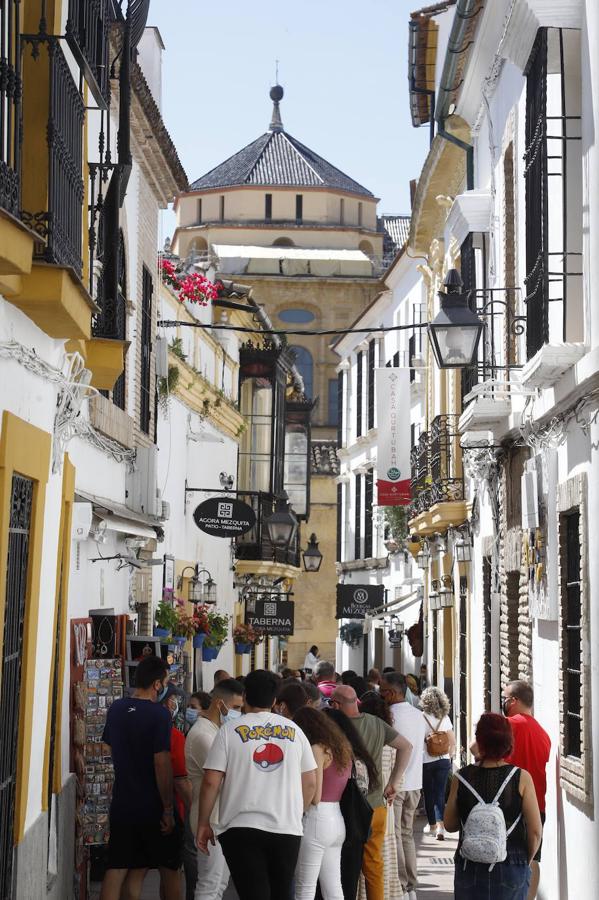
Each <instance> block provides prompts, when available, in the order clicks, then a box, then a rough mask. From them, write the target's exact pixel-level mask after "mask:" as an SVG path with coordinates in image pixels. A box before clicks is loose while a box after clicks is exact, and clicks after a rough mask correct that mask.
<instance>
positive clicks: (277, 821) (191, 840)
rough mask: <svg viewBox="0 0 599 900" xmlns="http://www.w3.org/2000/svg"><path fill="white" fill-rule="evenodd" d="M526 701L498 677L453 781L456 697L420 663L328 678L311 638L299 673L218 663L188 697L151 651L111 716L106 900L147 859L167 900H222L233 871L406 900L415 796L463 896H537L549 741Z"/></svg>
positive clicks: (261, 897) (293, 896)
mask: <svg viewBox="0 0 599 900" xmlns="http://www.w3.org/2000/svg"><path fill="white" fill-rule="evenodd" d="M187 700H188V702H187ZM182 703H184V704H185V715H184V720H185V723H186V724H185V730H186V731H187V733H186V734H184V731H183V730H180V729H179V728H177V727H175V726H174V725H173V720H174V719H175V718H176V717H177V716H178V715H179V717H180V718H181V716H180V713H181V704H182ZM532 706H533V694H532V688H531V687H530V685H528V684H527V683H525V682H522V681H515V682H512V683H510V684H508V685H507V686H506V688H505V692H504V697H503V713H504V715H503V716H502V715H499V714H496V713H485V714H483V715H482V716H481V718H480V720H479V722H478V724H477V727H476V733H475V741H474V743H473V744H472V747H471V750H472V754H473V757H474V760H475V762H474V763H473V764H472V765H469V766H465V767H464V768H462V769H460V770H459V771H457V772H455V773H453V774H452V760H453V758H454V755H455V737H454V733H453V726H452V722H451V718H450V703H449V700H448V698H447V697H446V695H445V694H444V693H443V691H441V690H440V689H439V688H438V687H436V686H434V685H433V686H429V684H428V680H427V673H426V667H425V666H423V667H422V669H421V671H420V675H419V676H415V675H404V674H402V673H400V672H397V671H394V670H392V669H385V670H384V671H383V672H382V673H379V672H378V671H377V670H376V669H372V670H371V671H370V672H369V673H368V676H367V677H366V678H362V677H361V676H359V675H358V674H357V673H355V672H353V671H346V672H343V673H341V674H340V675H339V674H338V673H336V672H335V667H334V666H333V664H332V663H330V662H329V661H327V660H321V659H319V655H318V648H317V647H312V648H311V649H310V651H309V654H308V655H307V657H306V660H305V666H304V669H303V670H297V671H296V670H290V669H285V670H283V672H281V673H280V674H275V673H273V672H270V671H265V670H258V671H254V672H251V673H250V674H249V675H247V676H246V677H245V678H238V679H235V678H231V677H230V675H229V674H228V673H227V672H224V671H220V672H217V673H216V675H215V679H214V687H213V689H212V691H211V692H210V693H204V692H198V693H195V694H193V695H192V696H191V698H186V697H185V696H184V695H183V694H182V692H181V691H180V690H179V689H178V688H176V687H174V686H172V685H170V684H169V683H168V670H167V667H166V664H165V663H164V662H163V661H162V660H160V659H158V658H156V657H147V658H146V659H144V660H143V661H142V662H140V664H139V666H138V667H137V672H136V688H135V691H134V694H133V696H132V697H127V698H123V699H122V700H118V701H116V702H115V703H113V704H112V706H111V707H110V710H109V712H108V716H107V722H106V730H105V734H104V740H105V742H106V743H107V744H109V745H110V747H111V752H112V757H113V762H114V770H115V781H114V788H113V796H112V804H111V810H110V841H109V846H108V852H107V869H106V873H105V877H104V881H103V884H102V892H101V900H138V898H139V897H140V894H141V890H142V885H143V881H144V878H145V875H146V873H147V871H148V869H156V868H157V869H159V871H160V881H161V889H160V890H161V897H162V898H163V900H183V897H184V896H185V900H221V898H222V897H223V895H224V893H225V890H226V889H227V885H228V884H229V881H230V880H232V882H233V884H234V886H235V890H236V892H237V895H238V897H239V900H314V898H322V900H363V898H365V900H415V898H416V896H417V889H418V858H417V852H416V842H415V838H414V827H415V821H416V814H417V811H418V809H419V805H420V803H421V802H422V801H423V803H424V810H425V813H426V819H427V825H426V826H425V828H424V831H425V832H426V833H427V834H428V835H429V838H428V839H429V840H435V841H444V840H445V838H446V833H447V832H458V833H459V839H458V845H457V851H456V865H455V896H456V897H457V898H460V900H469V898H488V897H493V898H497V900H507V898H510V900H527V898H534V897H535V896H536V891H537V886H538V876H539V865H538V864H539V861H540V845H541V839H542V823H543V822H544V797H545V789H546V780H545V767H546V763H547V761H548V758H549V749H550V744H549V738H548V736H547V735H546V733H545V732H544V731H543V729H542V728H541V726H540V725H539V724H538V723H537V722H536V720H535V719H534V717H533V714H532ZM182 869H183V870H184V873H185V889H183V887H182V878H181V870H182Z"/></svg>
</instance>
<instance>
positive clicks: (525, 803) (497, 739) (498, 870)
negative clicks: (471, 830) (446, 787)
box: [444, 713, 542, 900]
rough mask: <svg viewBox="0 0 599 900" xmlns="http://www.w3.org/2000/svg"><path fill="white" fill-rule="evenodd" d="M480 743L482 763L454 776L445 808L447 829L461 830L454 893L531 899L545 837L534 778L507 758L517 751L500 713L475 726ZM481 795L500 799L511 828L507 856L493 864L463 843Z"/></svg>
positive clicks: (471, 898) (465, 898) (475, 899)
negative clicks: (534, 865) (533, 871)
mask: <svg viewBox="0 0 599 900" xmlns="http://www.w3.org/2000/svg"><path fill="white" fill-rule="evenodd" d="M476 742H477V744H478V753H479V764H478V765H471V766H465V767H464V768H463V769H461V770H460V772H459V776H460V778H459V779H458V778H454V779H453V780H452V784H451V791H450V793H449V799H448V801H447V805H446V807H445V819H444V822H445V827H446V828H447V830H448V831H458V830H459V832H460V839H459V842H458V849H457V851H456V857H455V881H454V895H455V897H459V898H460V900H479V898H480V900H482V898H485V900H486V898H488V897H493V900H526V897H527V895H528V886H529V883H530V862H531V860H532V858H533V857H534V855H535V853H536V852H537V849H538V846H539V844H540V842H541V835H542V826H541V815H540V813H539V804H538V803H537V795H536V792H535V787H534V784H533V780H532V778H531V777H530V775H529V774H528V772H525V771H524V770H523V769H518V768H517V767H516V766H512V765H510V764H509V763H506V761H505V757H506V756H509V755H510V753H511V752H512V749H513V737H512V729H511V726H510V723H509V720H508V719H505V718H504V717H503V716H499V715H497V713H485V714H484V715H482V716H481V717H480V719H479V721H478V725H477V726H476ZM463 782H467V784H464V783H463ZM471 788H473V789H474V791H476V795H475V794H474V793H473V791H472V790H471ZM498 794H499V797H498V798H497V795H498ZM477 795H478V797H477ZM479 798H482V800H483V801H484V802H485V803H492V802H493V800H495V798H497V804H498V805H499V807H500V809H501V811H502V812H503V815H504V818H505V825H506V831H507V832H508V836H507V856H506V858H505V860H504V861H503V862H496V863H495V864H494V865H492V866H490V865H489V864H488V863H486V862H472V861H471V860H470V859H468V856H467V853H465V852H463V847H462V845H463V839H464V823H466V821H467V819H468V816H469V815H470V813H471V811H472V810H473V809H474V807H475V806H476V805H477V804H478V803H479V802H480V800H479ZM510 829H511V830H510Z"/></svg>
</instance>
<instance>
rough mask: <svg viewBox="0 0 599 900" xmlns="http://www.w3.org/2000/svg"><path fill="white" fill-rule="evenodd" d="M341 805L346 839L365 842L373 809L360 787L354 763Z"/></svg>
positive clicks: (357, 842)
mask: <svg viewBox="0 0 599 900" xmlns="http://www.w3.org/2000/svg"><path fill="white" fill-rule="evenodd" d="M339 806H340V808H341V815H342V816H343V821H344V822H345V840H346V841H349V842H351V843H355V844H365V843H366V841H367V840H368V838H369V836H370V826H371V824H372V816H373V809H372V806H371V805H370V803H369V802H368V800H367V799H366V797H365V796H364V795H363V794H362V791H361V790H360V788H359V787H358V782H357V781H356V767H355V765H354V764H353V763H352V770H351V776H350V778H348V780H347V784H346V785H345V790H344V791H343V794H342V795H341V800H340V801H339Z"/></svg>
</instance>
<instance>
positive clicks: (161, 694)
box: [156, 684, 168, 703]
mask: <svg viewBox="0 0 599 900" xmlns="http://www.w3.org/2000/svg"><path fill="white" fill-rule="evenodd" d="M167 691H168V685H167V684H165V685H164V687H163V688H162V690H161V691H158V696H157V697H156V700H157V701H158V703H162V701H163V700H164V698H165V697H166V692H167Z"/></svg>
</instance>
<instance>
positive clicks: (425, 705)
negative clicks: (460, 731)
mask: <svg viewBox="0 0 599 900" xmlns="http://www.w3.org/2000/svg"><path fill="white" fill-rule="evenodd" d="M420 705H421V707H422V715H423V716H424V721H425V726H426V727H425V732H424V756H423V766H422V793H423V794H424V807H425V809H426V817H427V819H428V825H427V826H426V828H425V829H424V830H425V832H426V833H429V832H430V833H431V834H433V833H434V834H435V836H436V838H437V840H438V841H442V840H444V838H445V828H444V827H443V813H444V812H445V791H446V788H447V779H448V778H449V773H450V771H451V759H452V757H453V754H454V753H455V735H454V733H453V725H452V724H451V719H450V718H449V698H448V697H447V694H444V693H443V691H442V690H440V689H439V688H438V687H429V688H427V689H426V690H425V691H423V692H422V696H421V697H420ZM439 732H442V733H446V734H447V742H446V743H447V750H446V752H445V753H435V754H434V755H432V754H431V753H430V750H431V743H430V741H429V740H428V739H429V738H430V737H431V735H432V734H438V733H439Z"/></svg>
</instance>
